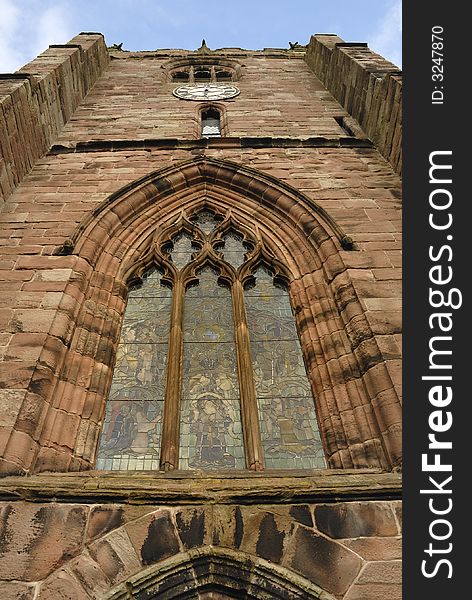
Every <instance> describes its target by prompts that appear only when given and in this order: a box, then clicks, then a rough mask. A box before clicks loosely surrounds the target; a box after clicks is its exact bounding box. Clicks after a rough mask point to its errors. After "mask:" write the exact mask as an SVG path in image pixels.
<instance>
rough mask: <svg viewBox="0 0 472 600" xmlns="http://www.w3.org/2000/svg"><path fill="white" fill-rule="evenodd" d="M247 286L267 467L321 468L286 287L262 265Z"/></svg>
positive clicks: (322, 461) (318, 443) (320, 452)
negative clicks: (274, 280)
mask: <svg viewBox="0 0 472 600" xmlns="http://www.w3.org/2000/svg"><path fill="white" fill-rule="evenodd" d="M254 275H255V278H256V285H255V286H254V287H251V288H250V289H248V290H246V295H245V296H246V298H245V301H246V311H247V322H248V328H249V332H250V338H251V354H252V361H253V367H254V383H255V387H256V395H257V404H258V408H259V420H260V429H261V437H262V447H263V449H264V462H265V466H266V467H267V468H280V469H294V468H323V467H325V461H324V454H323V448H322V445H321V439H320V435H319V432H318V424H317V421H316V415H315V409H314V405H313V398H312V395H311V390H310V385H309V383H308V379H307V376H306V371H305V366H304V364H303V356H302V352H301V348H300V342H299V340H298V335H297V331H296V328H295V320H294V317H293V314H292V309H291V306H290V300H289V297H288V293H287V291H286V290H285V289H283V288H282V287H279V286H277V285H274V282H273V276H272V275H271V273H270V272H269V271H267V270H266V269H264V268H259V269H258V270H257V271H256V273H255V274H254Z"/></svg>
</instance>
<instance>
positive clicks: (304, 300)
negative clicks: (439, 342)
mask: <svg viewBox="0 0 472 600" xmlns="http://www.w3.org/2000/svg"><path fill="white" fill-rule="evenodd" d="M291 46H292V47H291V48H290V49H288V50H286V49H277V48H267V49H264V50H261V51H249V50H242V49H240V48H224V49H219V50H212V49H209V48H208V47H207V46H206V44H205V43H203V44H202V46H201V48H199V49H198V50H196V51H193V52H189V51H184V50H156V51H151V52H126V51H123V50H121V49H120V48H119V47H114V48H111V49H107V47H106V46H105V44H104V40H103V36H102V35H101V34H96V33H82V34H80V35H78V36H77V37H75V38H74V39H72V40H71V41H70V43H68V44H65V45H54V46H50V47H49V49H48V50H46V51H45V52H44V53H43V54H41V55H40V56H39V57H38V58H36V59H35V60H33V61H32V62H31V63H29V64H28V65H26V66H25V67H24V68H22V69H20V70H19V71H18V72H17V73H14V74H7V75H2V76H0V102H1V111H0V149H1V158H0V191H1V193H2V195H3V200H4V202H3V205H2V215H1V217H2V251H1V253H2V256H1V257H0V265H1V266H0V269H1V275H0V278H1V284H0V285H1V292H0V299H1V308H0V315H1V323H2V333H1V341H2V344H1V346H2V360H3V363H2V370H1V376H0V382H1V383H0V387H1V390H0V457H1V458H0V471H1V473H2V475H3V477H2V478H1V479H0V501H1V511H2V512H1V523H0V531H1V535H0V598H1V599H2V600H9V599H17V600H19V599H22V600H33V599H34V600H53V599H54V600H61V599H64V600H65V599H68V600H85V599H91V598H97V599H110V600H111V599H116V600H118V599H123V600H124V599H130V598H136V599H142V600H144V599H145V598H146V599H148V600H149V599H151V598H156V599H157V598H159V599H171V598H175V599H181V598H182V599H183V598H188V599H190V598H195V599H196V598H200V599H220V600H222V599H225V598H264V599H265V598H286V599H295V598H297V599H310V598H318V599H323V600H328V599H331V600H333V599H341V598H343V599H345V600H380V599H382V598H388V599H389V600H394V599H396V598H400V596H401V589H400V560H399V559H400V525H401V508H400V475H399V472H400V470H401V404H400V399H399V398H400V386H401V369H400V353H401V345H400V344H401V343H400V331H401V319H400V316H401V313H400V308H401V285H400V284H401V259H400V231H401V211H400V208H401V203H400V175H399V174H400V170H401V145H400V144H401V93H402V88H401V73H400V72H399V71H398V70H397V69H396V67H394V65H392V64H390V63H388V62H387V61H385V60H384V59H383V58H381V57H380V56H378V55H376V54H374V53H373V52H371V51H370V50H369V49H368V48H367V46H366V44H362V43H355V44H354V43H344V42H343V41H342V40H341V39H340V38H338V37H337V36H335V35H315V36H313V37H312V38H311V40H310V43H309V44H308V45H307V46H306V47H301V46H298V45H293V44H291Z"/></svg>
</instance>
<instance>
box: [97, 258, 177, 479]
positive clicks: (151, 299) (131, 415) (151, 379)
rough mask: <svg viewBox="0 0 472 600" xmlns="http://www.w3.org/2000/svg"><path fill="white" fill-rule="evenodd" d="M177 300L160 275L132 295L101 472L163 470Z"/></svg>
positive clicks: (154, 274)
mask: <svg viewBox="0 0 472 600" xmlns="http://www.w3.org/2000/svg"><path fill="white" fill-rule="evenodd" d="M171 295H172V291H171V290H170V289H169V288H166V287H164V286H162V285H161V276H160V274H159V273H158V272H157V271H156V270H155V269H153V270H151V271H149V272H148V273H147V274H145V275H144V277H143V284H142V286H141V287H140V288H138V289H134V290H131V291H130V292H129V295H128V303H127V307H126V312H125V316H124V320H123V327H122V330H121V337H120V343H119V346H118V350H117V356H116V364H115V370H114V372H113V381H112V385H111V389H110V395H109V400H108V403H107V408H106V414H105V420H104V425H103V430H102V436H101V439H100V447H99V450H98V458H97V464H96V468H97V469H122V470H142V469H159V449H160V439H161V421H162V415H163V403H164V393H165V368H166V364H167V349H168V346H167V339H168V335H169V327H170V312H171V301H172V298H171Z"/></svg>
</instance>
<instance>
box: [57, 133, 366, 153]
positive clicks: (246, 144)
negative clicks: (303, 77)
mask: <svg viewBox="0 0 472 600" xmlns="http://www.w3.org/2000/svg"><path fill="white" fill-rule="evenodd" d="M198 148H202V149H204V148H374V146H373V144H372V142H371V141H370V140H367V139H359V138H355V137H348V136H346V137H333V138H326V137H310V138H295V137H290V138H288V137H283V138H275V137H228V138H202V139H195V140H182V139H177V138H156V139H144V140H140V139H129V140H90V141H87V142H77V143H71V144H70V145H67V146H64V145H61V144H55V145H54V146H52V147H51V148H50V149H49V152H48V154H49V155H51V154H68V153H71V152H118V151H120V150H150V149H165V150H175V149H180V150H195V149H198Z"/></svg>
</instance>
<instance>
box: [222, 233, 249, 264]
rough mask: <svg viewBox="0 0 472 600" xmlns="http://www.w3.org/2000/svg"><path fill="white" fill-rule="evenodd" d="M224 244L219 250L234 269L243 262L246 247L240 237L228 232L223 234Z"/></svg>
mask: <svg viewBox="0 0 472 600" xmlns="http://www.w3.org/2000/svg"><path fill="white" fill-rule="evenodd" d="M223 239H224V241H225V245H224V248H223V249H222V250H221V252H222V253H223V257H224V259H225V261H226V262H228V263H229V264H230V265H231V266H233V267H234V268H235V269H237V268H238V267H240V266H241V265H242V264H243V262H244V255H245V253H246V248H245V247H244V245H243V242H242V238H241V237H240V236H238V235H236V234H234V233H228V234H227V235H225V236H224V238H223Z"/></svg>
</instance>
